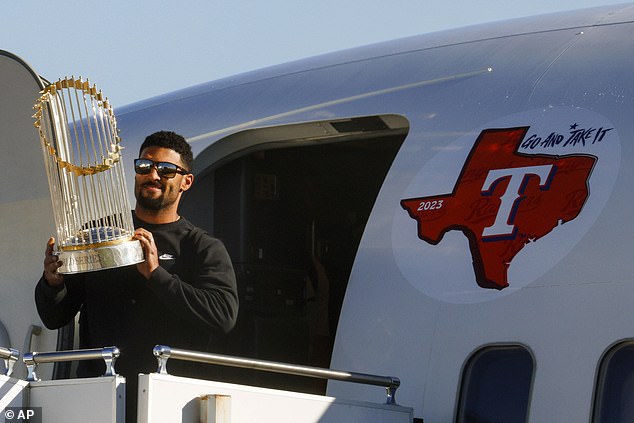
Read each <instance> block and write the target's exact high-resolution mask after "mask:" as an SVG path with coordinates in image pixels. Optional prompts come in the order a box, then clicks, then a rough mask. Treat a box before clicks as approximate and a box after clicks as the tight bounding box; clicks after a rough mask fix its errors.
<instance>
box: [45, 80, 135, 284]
mask: <svg viewBox="0 0 634 423" xmlns="http://www.w3.org/2000/svg"><path fill="white" fill-rule="evenodd" d="M34 108H35V110H36V113H35V115H34V116H33V117H34V118H35V127H36V128H37V129H38V132H39V135H40V141H41V143H42V150H43V153H44V165H45V167H46V174H47V177H48V185H49V189H50V192H51V201H52V203H53V216H54V219H55V228H56V232H57V243H56V245H57V251H56V252H55V253H56V254H57V255H58V256H59V258H60V260H61V261H62V262H63V265H62V267H60V268H59V269H58V271H59V272H60V273H64V274H69V273H81V272H90V271H96V270H102V269H110V268H114V267H121V266H127V265H131V264H135V263H139V262H141V261H143V251H142V249H141V244H140V243H139V241H137V240H133V239H132V236H133V234H134V224H133V222H132V212H131V208H130V202H129V200H128V190H127V189H126V184H125V175H124V171H123V162H122V161H121V150H122V147H121V145H120V141H121V139H120V138H119V135H118V130H117V124H116V119H115V116H114V112H113V110H112V107H111V106H110V104H109V103H108V99H107V98H104V97H103V94H102V93H101V91H97V88H96V87H95V86H94V85H93V86H90V83H89V82H88V81H83V80H82V79H81V78H80V79H75V78H72V77H71V78H65V79H60V80H59V81H57V82H55V83H52V84H50V85H48V86H47V87H46V88H45V89H44V90H43V91H42V92H41V97H40V98H39V100H38V101H37V103H36V104H35V106H34Z"/></svg>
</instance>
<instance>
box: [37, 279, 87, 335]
mask: <svg viewBox="0 0 634 423" xmlns="http://www.w3.org/2000/svg"><path fill="white" fill-rule="evenodd" d="M64 279H65V280H64V285H63V286H62V287H61V288H57V287H52V286H49V285H48V283H46V281H45V280H44V276H42V277H41V278H40V280H39V281H38V283H37V285H36V286H35V305H36V307H37V312H38V314H39V315H40V318H41V319H42V323H44V325H45V326H46V327H47V328H49V329H59V328H61V327H62V326H64V325H66V324H67V323H68V322H70V321H71V320H72V319H73V318H74V317H75V315H76V314H77V312H78V311H79V309H80V308H81V305H82V304H83V280H82V279H81V278H79V277H72V276H66V277H65V278H64Z"/></svg>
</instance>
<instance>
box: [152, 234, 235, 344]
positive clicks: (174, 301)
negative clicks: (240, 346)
mask: <svg viewBox="0 0 634 423" xmlns="http://www.w3.org/2000/svg"><path fill="white" fill-rule="evenodd" d="M195 245H196V252H195V261H194V269H193V272H190V275H191V276H189V277H190V278H191V279H192V280H187V281H184V280H181V278H180V277H179V275H177V274H170V273H169V272H168V271H167V270H165V269H164V268H162V267H160V266H159V267H158V268H157V269H155V270H154V271H153V272H152V275H151V276H150V280H149V281H148V287H149V288H150V289H151V290H152V291H153V292H154V293H155V294H156V295H157V296H158V297H159V299H160V300H161V301H162V302H163V303H164V304H166V305H167V307H169V308H171V309H172V310H173V311H174V312H175V313H176V314H177V315H178V316H181V317H182V318H184V319H186V320H189V321H192V322H198V323H202V324H204V325H206V326H208V327H210V328H212V329H214V330H218V331H221V332H224V333H227V332H229V331H230V330H231V329H232V328H233V326H234V325H235V322H236V319H237V316H238V290H237V285H236V277H235V273H234V271H233V267H232V265H231V260H230V258H229V254H228V253H227V250H226V249H225V247H224V245H223V244H222V242H220V241H219V240H217V239H215V238H212V237H210V236H209V235H206V234H204V236H202V237H201V239H198V240H197V241H196V243H195Z"/></svg>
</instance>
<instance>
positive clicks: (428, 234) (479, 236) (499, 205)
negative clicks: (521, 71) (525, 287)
mask: <svg viewBox="0 0 634 423" xmlns="http://www.w3.org/2000/svg"><path fill="white" fill-rule="evenodd" d="M527 131H528V127H522V128H510V129H488V130H485V131H482V133H481V134H480V136H479V137H478V139H477V140H476V142H475V144H474V146H473V148H472V149H471V152H470V153H469V156H468V158H467V160H466V162H465V164H464V166H463V167H462V171H461V172H460V176H459V177H458V180H457V181H456V184H455V185H454V188H453V191H452V192H451V193H450V194H444V195H435V196H431V197H420V198H411V199H405V200H402V201H401V206H402V207H403V208H404V209H405V210H407V212H409V215H410V216H411V217H412V218H413V219H415V220H416V221H417V222H418V236H419V238H420V239H422V240H423V241H426V242H428V243H430V244H432V245H436V244H438V243H439V242H440V241H441V240H442V238H443V236H444V234H445V233H446V232H447V231H451V230H459V231H462V232H463V233H464V234H465V236H466V237H467V238H468V240H469V247H470V250H471V255H472V258H473V267H474V270H475V278H476V281H477V283H478V285H479V286H481V287H482V288H495V289H504V288H506V287H507V286H508V285H509V284H508V281H507V270H508V268H509V266H510V264H511V261H512V260H513V258H514V257H515V256H516V255H517V253H518V252H519V251H521V250H522V248H524V246H525V245H526V244H528V243H529V242H534V241H537V240H538V239H540V238H541V237H543V236H544V235H547V234H548V233H549V232H550V231H551V230H553V229H554V228H555V227H556V226H558V225H559V224H563V223H565V222H568V221H570V220H573V219H575V218H576V217H577V216H578V215H579V213H580V212H581V209H582V208H583V205H584V204H585V202H586V200H587V198H588V195H589V192H588V180H589V177H590V174H591V172H592V168H593V166H594V164H595V161H596V157H593V156H589V155H583V154H570V155H564V156H554V155H544V154H539V155H537V154H533V155H528V154H523V153H518V147H519V146H520V144H521V142H522V140H523V139H524V136H525V135H526V132H527Z"/></svg>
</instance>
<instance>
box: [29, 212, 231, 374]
mask: <svg viewBox="0 0 634 423" xmlns="http://www.w3.org/2000/svg"><path fill="white" fill-rule="evenodd" d="M135 226H136V227H143V228H145V229H147V230H149V231H150V232H152V234H153V237H154V241H155V243H156V245H157V248H158V254H159V261H160V267H159V268H157V269H156V270H155V271H154V272H152V275H151V277H150V279H149V280H146V279H145V278H144V277H143V276H142V275H141V274H140V273H139V272H138V271H137V270H136V267H135V266H127V267H122V268H117V269H111V270H102V271H98V272H89V273H83V274H77V275H66V276H65V278H64V286H63V288H59V289H58V288H53V287H50V286H49V285H48V284H47V283H46V281H45V280H44V279H43V278H42V279H40V281H39V282H38V284H37V286H36V289H35V301H36V305H37V309H38V313H39V314H40V317H41V319H42V322H43V323H44V324H45V325H46V327H48V328H49V329H57V328H59V327H62V326H63V325H65V324H67V323H68V322H69V321H71V319H73V318H74V316H75V315H76V314H77V312H78V311H79V312H80V318H79V324H80V331H79V333H80V347H81V348H100V347H104V346H117V347H118V348H119V349H120V350H121V357H120V358H119V359H118V360H117V363H116V369H117V371H118V373H120V374H122V375H124V376H126V377H127V378H136V374H137V373H148V372H152V371H156V360H155V358H154V357H153V355H152V349H153V347H154V346H155V345H157V344H163V345H169V346H173V347H178V348H185V349H193V350H202V351H206V350H207V351H210V350H211V351H213V345H211V342H212V335H213V334H214V333H226V332H228V331H229V330H231V328H232V327H233V326H234V324H235V321H236V318H237V314H238V293H237V288H236V279H235V274H234V271H233V267H232V265H231V261H230V259H229V255H228V253H227V251H226V249H225V247H224V245H223V244H222V243H221V242H220V241H219V240H217V239H215V238H213V237H211V236H210V235H208V234H207V233H206V232H205V231H203V230H201V229H200V228H197V227H196V226H194V225H193V224H192V223H190V222H189V221H187V220H186V219H184V218H181V219H179V220H178V221H176V222H173V223H168V224H164V225H152V224H148V223H145V222H142V221H139V220H137V219H136V218H135ZM78 374H79V375H80V376H98V375H100V374H103V363H98V362H81V363H80V366H79V368H78Z"/></svg>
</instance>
